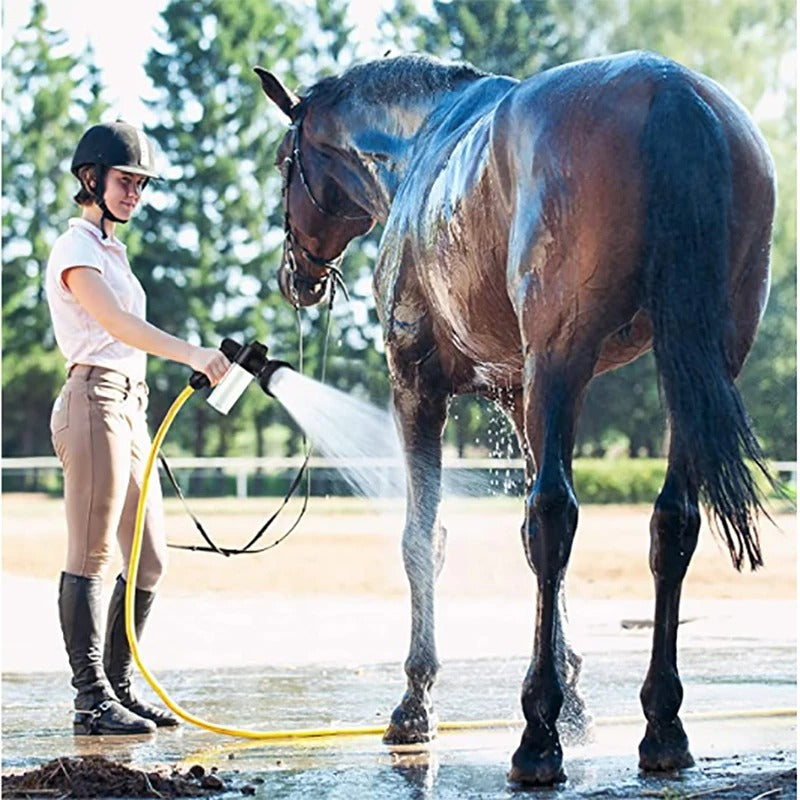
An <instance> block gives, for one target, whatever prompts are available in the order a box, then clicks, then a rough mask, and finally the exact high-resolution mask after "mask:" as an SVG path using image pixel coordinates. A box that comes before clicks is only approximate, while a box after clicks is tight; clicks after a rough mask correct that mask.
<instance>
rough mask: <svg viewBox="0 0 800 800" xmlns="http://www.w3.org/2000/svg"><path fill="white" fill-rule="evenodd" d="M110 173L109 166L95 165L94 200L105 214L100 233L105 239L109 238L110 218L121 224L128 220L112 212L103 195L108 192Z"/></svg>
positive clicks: (101, 220) (102, 217)
mask: <svg viewBox="0 0 800 800" xmlns="http://www.w3.org/2000/svg"><path fill="white" fill-rule="evenodd" d="M107 174H108V168H107V167H105V166H103V165H101V164H98V165H97V166H96V167H95V187H94V189H93V190H92V193H93V194H94V201H95V203H97V205H98V206H99V207H100V209H101V210H102V212H103V214H102V216H101V217H100V233H101V234H102V236H103V239H108V234H107V233H106V226H105V221H106V220H107V219H110V220H111V221H112V222H119V223H120V224H122V225H124V224H125V223H126V222H127V221H128V220H126V219H120V218H119V217H118V216H116V215H115V214H114V213H113V212H111V211H110V210H109V208H108V206H107V205H106V201H105V198H104V197H103V195H105V193H106V175H107ZM89 188H90V189H91V187H89Z"/></svg>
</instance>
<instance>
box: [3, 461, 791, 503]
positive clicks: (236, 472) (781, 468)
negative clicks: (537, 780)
mask: <svg viewBox="0 0 800 800" xmlns="http://www.w3.org/2000/svg"><path fill="white" fill-rule="evenodd" d="M302 463H303V459H302V458H301V457H299V456H294V457H291V458H275V457H268V458H255V457H238V458H227V457H226V458H214V457H202V458H198V457H193V456H192V457H178V456H176V457H170V458H169V459H168V464H169V467H170V469H171V470H172V472H173V473H174V474H175V476H176V479H177V480H178V482H179V483H181V484H183V480H182V479H181V477H180V476H181V474H182V473H183V474H185V473H186V472H189V473H195V472H200V473H205V474H209V473H217V474H222V475H226V476H233V477H234V478H235V486H236V496H237V497H247V495H248V479H249V478H250V477H251V476H253V475H256V474H280V473H290V472H291V471H293V470H294V471H296V470H298V469H299V468H300V466H301V465H302ZM442 466H443V468H444V471H445V473H447V472H448V471H461V470H467V471H469V470H492V471H493V472H495V473H502V472H506V473H510V472H512V471H519V472H521V471H522V470H523V469H524V463H523V461H522V459H518V458H445V459H444V461H443V465H442ZM770 466H771V467H772V470H773V472H774V473H775V474H778V475H780V476H781V477H782V479H783V480H784V481H785V482H786V483H787V484H788V485H789V486H790V487H791V488H792V489H796V488H797V462H796V461H773V462H772V463H771V465H770ZM309 467H310V468H311V469H313V470H329V471H331V472H335V471H338V470H344V471H352V470H365V471H366V470H375V471H380V470H384V471H401V470H402V469H403V465H402V463H401V462H399V461H397V460H394V459H385V458H384V459H381V458H363V459H353V458H348V459H337V458H321V457H317V456H312V458H311V459H310V461H309ZM0 468H2V474H3V478H4V480H3V484H4V485H5V484H6V480H5V478H6V477H8V476H11V475H29V476H30V475H33V476H35V475H37V474H38V475H42V476H44V475H47V474H52V473H53V472H55V473H60V471H61V464H60V462H59V461H58V459H57V458H56V457H55V456H34V457H29V458H2V459H0Z"/></svg>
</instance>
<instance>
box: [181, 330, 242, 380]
mask: <svg viewBox="0 0 800 800" xmlns="http://www.w3.org/2000/svg"><path fill="white" fill-rule="evenodd" d="M219 349H220V350H222V352H223V354H224V355H225V357H226V358H227V359H228V361H230V362H231V363H233V361H234V360H235V359H236V356H237V355H238V354H239V351H240V350H241V349H242V345H240V344H239V342H237V341H236V340H234V339H228V338H227V337H226V338H225V339H223V340H222V343H221V344H220V346H219ZM189 386H191V387H192V389H194V390H195V391H197V390H198V389H207V388H208V387H209V386H211V381H210V380H209V379H208V375H206V374H205V372H200V371H199V370H195V371H194V372H193V373H192V375H191V377H190V378H189Z"/></svg>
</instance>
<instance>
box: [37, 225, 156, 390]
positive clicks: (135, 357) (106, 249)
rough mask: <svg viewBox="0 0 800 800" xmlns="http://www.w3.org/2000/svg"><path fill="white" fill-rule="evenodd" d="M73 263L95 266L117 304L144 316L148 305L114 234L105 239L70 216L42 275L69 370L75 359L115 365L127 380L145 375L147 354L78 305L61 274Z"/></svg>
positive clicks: (92, 226)
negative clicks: (107, 328)
mask: <svg viewBox="0 0 800 800" xmlns="http://www.w3.org/2000/svg"><path fill="white" fill-rule="evenodd" d="M71 267H91V268H92V269H96V270H97V271H98V272H99V273H100V274H101V275H102V276H103V277H104V278H105V280H106V282H107V283H108V285H109V286H110V287H111V291H112V292H113V293H114V295H115V296H116V298H117V300H118V301H119V304H120V306H121V307H122V308H124V309H125V310H126V311H128V312H130V313H131V314H135V315H136V316H137V317H140V318H141V319H144V318H145V306H146V297H145V293H144V289H143V288H142V284H141V283H139V280H138V279H137V277H136V276H135V275H134V274H133V272H132V271H131V267H130V264H128V257H127V255H126V248H125V245H124V244H122V242H120V240H119V239H117V238H116V237H115V236H109V237H108V238H107V239H103V238H102V234H101V233H100V229H99V228H98V227H97V226H95V225H93V224H92V223H91V222H89V221H88V220H85V219H81V218H74V219H71V220H70V221H69V228H68V229H67V231H66V232H64V233H62V234H61V236H59V237H58V239H56V242H55V244H54V245H53V249H52V251H51V252H50V258H49V259H48V261H47V274H46V280H45V291H46V293H47V304H48V306H49V307H50V316H51V318H52V320H53V330H54V331H55V336H56V343H57V344H58V347H59V350H61V352H62V353H63V354H64V358H66V360H67V370H69V368H70V367H71V366H72V365H73V364H90V365H92V366H97V367H107V368H109V369H114V370H116V371H117V372H121V373H122V374H123V375H126V376H127V377H128V378H130V380H131V381H143V380H144V377H145V368H146V364H147V354H146V353H145V352H144V351H143V350H137V349H136V348H135V347H130V346H129V345H127V344H123V343H122V342H120V341H118V340H117V339H115V338H114V337H113V336H111V334H110V333H108V331H106V329H105V328H103V326H102V325H100V324H99V323H98V322H97V321H96V320H95V319H94V318H93V317H92V316H90V315H89V314H88V313H87V312H86V311H85V310H84V309H83V308H82V306H81V305H80V304H79V303H78V301H77V300H76V299H75V297H74V296H73V294H72V292H70V290H69V289H68V288H67V286H66V284H65V283H64V280H63V276H64V272H65V271H66V270H68V269H70V268H71Z"/></svg>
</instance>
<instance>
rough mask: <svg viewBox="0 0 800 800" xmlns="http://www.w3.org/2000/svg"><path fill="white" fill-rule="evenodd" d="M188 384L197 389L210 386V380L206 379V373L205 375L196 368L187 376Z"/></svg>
mask: <svg viewBox="0 0 800 800" xmlns="http://www.w3.org/2000/svg"><path fill="white" fill-rule="evenodd" d="M189 386H191V387H192V389H194V390H195V391H197V390H198V389H207V388H208V387H209V386H211V381H210V380H209V379H208V375H206V374H205V372H200V371H197V370H196V371H195V372H193V373H192V376H191V377H190V378H189Z"/></svg>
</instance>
